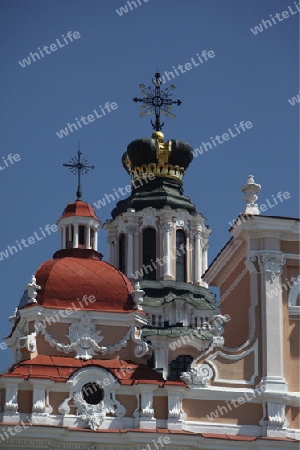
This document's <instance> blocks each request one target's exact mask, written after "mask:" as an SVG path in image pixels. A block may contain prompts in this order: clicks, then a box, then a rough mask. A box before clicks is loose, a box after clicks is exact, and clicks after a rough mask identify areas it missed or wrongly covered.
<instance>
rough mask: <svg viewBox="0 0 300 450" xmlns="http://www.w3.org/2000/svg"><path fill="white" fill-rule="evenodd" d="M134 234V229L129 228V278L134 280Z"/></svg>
mask: <svg viewBox="0 0 300 450" xmlns="http://www.w3.org/2000/svg"><path fill="white" fill-rule="evenodd" d="M133 232H134V227H127V266H126V269H127V276H128V278H132V276H133V254H134V252H133Z"/></svg>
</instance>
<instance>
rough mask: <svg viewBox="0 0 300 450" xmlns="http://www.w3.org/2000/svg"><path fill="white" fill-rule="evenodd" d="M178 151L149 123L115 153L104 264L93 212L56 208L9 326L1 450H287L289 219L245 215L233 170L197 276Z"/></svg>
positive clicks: (184, 153)
mask: <svg viewBox="0 0 300 450" xmlns="http://www.w3.org/2000/svg"><path fill="white" fill-rule="evenodd" d="M192 158H193V153H192V148H191V147H190V146H189V145H188V144H187V143H185V142H182V141H179V140H175V139H171V140H168V141H166V140H165V138H164V135H163V133H162V132H161V131H157V130H156V131H154V132H153V134H152V136H151V137H150V138H145V139H136V140H134V141H133V142H131V143H130V144H129V145H128V147H127V150H126V151H125V153H124V154H123V157H122V163H123V166H124V168H125V170H126V171H127V172H128V174H129V176H130V177H131V181H132V192H131V194H130V196H129V197H128V198H127V199H125V200H122V201H119V202H118V203H117V205H116V207H115V208H114V209H113V211H112V218H111V219H110V220H107V221H106V223H105V224H104V225H103V228H104V229H105V231H106V233H107V242H108V262H105V261H103V258H102V254H101V253H99V252H98V243H97V240H98V232H99V230H100V228H101V223H100V221H99V219H98V218H97V216H96V214H95V211H94V209H93V207H92V206H91V205H89V204H88V203H86V202H84V201H82V200H81V198H80V195H78V198H77V200H76V201H75V202H71V203H70V204H68V205H67V206H66V207H65V209H64V211H63V214H62V216H61V217H60V218H59V220H58V222H57V225H58V228H59V231H60V249H59V250H58V251H56V253H55V254H54V255H53V257H52V258H50V259H49V260H47V261H46V262H45V263H43V264H42V265H41V266H40V267H39V268H38V270H37V271H36V273H35V274H34V275H33V276H32V278H31V280H30V282H29V283H28V285H27V287H26V290H25V292H24V295H23V297H22V299H21V301H20V304H19V306H18V308H17V310H16V311H15V313H14V314H13V315H12V316H11V317H10V318H9V320H10V322H11V333H10V335H9V336H8V337H7V338H6V343H7V345H8V346H9V347H10V348H11V350H12V354H13V361H12V365H11V367H10V368H9V369H8V370H7V371H6V372H5V373H3V374H2V375H1V376H0V448H1V449H3V450H12V449H21V448H22V449H23V450H29V449H30V450H32V449H49V450H52V449H60V450H61V449H66V450H67V449H72V450H73V449H75V450H85V449H90V450H130V449H132V450H152V449H153V450H157V449H161V448H166V449H169V450H184V449H186V450H192V449H195V450H196V449H201V450H205V449H216V450H217V449H229V448H236V449H239V450H240V449H248V448H249V449H250V448H257V449H271V448H272V449H275V448H277V449H280V450H283V449H287V450H288V449H296V448H298V442H297V441H299V438H300V433H299V397H300V394H299V317H300V304H299V297H300V291H299V286H300V276H299V247H298V239H299V221H298V220H297V219H293V218H285V217H267V216H260V215H259V211H258V209H257V205H256V203H255V202H256V200H257V195H258V193H259V190H260V186H259V185H258V184H257V183H255V181H254V179H253V177H252V176H249V178H248V180H247V183H246V184H245V185H244V186H243V192H244V194H245V200H246V203H247V206H246V209H245V213H244V214H243V215H241V216H240V217H239V218H238V219H237V220H236V222H235V223H234V225H233V226H232V228H231V229H230V233H231V238H230V240H229V241H228V242H227V243H226V245H225V246H224V247H223V249H222V250H221V251H220V253H219V254H218V255H217V257H216V258H215V259H214V261H213V262H212V263H211V264H210V266H209V267H208V263H207V250H208V242H209V236H210V233H211V230H210V229H209V228H208V226H207V225H206V220H205V218H204V217H203V216H202V215H201V213H199V212H198V211H197V208H196V206H195V205H194V204H193V203H192V201H191V200H190V199H189V198H188V197H186V196H184V193H183V177H184V175H185V173H186V171H187V169H188V166H189V164H190V163H191V162H192ZM138 181H140V182H138ZM210 286H216V287H218V288H219V289H220V305H217V304H216V301H215V295H214V294H213V292H212V291H211V290H210Z"/></svg>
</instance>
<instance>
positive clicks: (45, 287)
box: [35, 249, 134, 312]
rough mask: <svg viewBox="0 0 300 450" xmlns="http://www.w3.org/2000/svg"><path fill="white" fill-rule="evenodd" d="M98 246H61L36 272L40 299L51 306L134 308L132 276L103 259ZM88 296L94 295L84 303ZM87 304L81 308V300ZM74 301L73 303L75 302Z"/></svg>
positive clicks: (41, 302) (92, 308)
mask: <svg viewBox="0 0 300 450" xmlns="http://www.w3.org/2000/svg"><path fill="white" fill-rule="evenodd" d="M101 257H102V255H100V254H99V253H97V252H95V251H94V250H86V249H85V250H78V249H70V250H60V251H58V252H56V253H55V254H54V256H53V259H50V260H49V261H46V262H45V263H43V264H42V265H41V266H40V267H39V269H38V270H37V272H36V275H35V276H36V283H37V284H38V285H39V286H40V287H41V290H39V291H38V295H37V298H36V300H37V303H38V304H39V305H41V306H45V307H48V308H62V309H64V308H74V305H75V306H76V305H77V306H76V307H78V309H87V310H98V311H112V312H114V311H116V312H122V311H124V312H125V311H131V310H134V303H133V301H132V297H131V295H130V292H132V291H133V290H134V287H133V286H132V284H131V282H130V281H129V279H128V278H127V277H126V276H125V275H124V274H123V273H122V272H120V271H119V270H117V269H116V268H115V267H113V266H111V265H110V264H108V263H106V262H104V261H101ZM84 296H87V297H85V298H88V297H90V296H94V297H95V298H96V300H94V301H93V302H92V303H88V304H86V303H83V302H82V299H83V297H84ZM78 300H80V301H81V303H83V306H84V308H80V303H79V301H78ZM72 303H73V304H72Z"/></svg>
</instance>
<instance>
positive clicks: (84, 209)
mask: <svg viewBox="0 0 300 450" xmlns="http://www.w3.org/2000/svg"><path fill="white" fill-rule="evenodd" d="M71 216H72V217H73V216H80V217H93V219H96V220H99V219H98V217H97V216H96V213H95V210H94V208H93V207H92V206H91V205H89V204H88V203H85V202H82V201H81V200H76V202H73V203H69V204H68V205H67V206H66V207H65V209H64V212H63V213H62V216H61V219H62V218H63V217H71Z"/></svg>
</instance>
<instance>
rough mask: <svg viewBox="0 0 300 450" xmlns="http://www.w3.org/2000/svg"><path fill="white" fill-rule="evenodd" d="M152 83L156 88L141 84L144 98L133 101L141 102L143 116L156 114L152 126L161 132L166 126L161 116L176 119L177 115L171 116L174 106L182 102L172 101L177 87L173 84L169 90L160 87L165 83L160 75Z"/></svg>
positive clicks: (157, 73)
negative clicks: (161, 120)
mask: <svg viewBox="0 0 300 450" xmlns="http://www.w3.org/2000/svg"><path fill="white" fill-rule="evenodd" d="M152 83H153V84H154V86H155V88H154V89H153V87H152V86H148V87H146V86H145V85H144V84H140V88H141V89H142V91H141V92H142V95H144V97H143V98H138V97H135V98H134V99H133V101H134V102H141V103H142V105H141V109H142V112H141V114H140V115H141V116H145V115H146V114H152V112H153V111H154V113H155V122H154V123H153V121H152V120H151V125H152V127H153V129H154V130H155V131H160V130H161V129H162V127H163V126H164V122H163V123H161V122H160V114H164V115H165V116H171V117H172V118H174V117H176V116H175V114H171V111H172V107H173V105H181V103H182V101H181V100H172V99H171V98H169V97H171V96H172V95H173V92H172V91H173V90H174V89H175V86H174V85H173V84H172V85H171V86H170V87H169V88H166V89H163V90H161V89H160V86H161V85H162V84H163V83H164V81H162V79H161V77H160V73H159V72H156V74H155V79H152Z"/></svg>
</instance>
